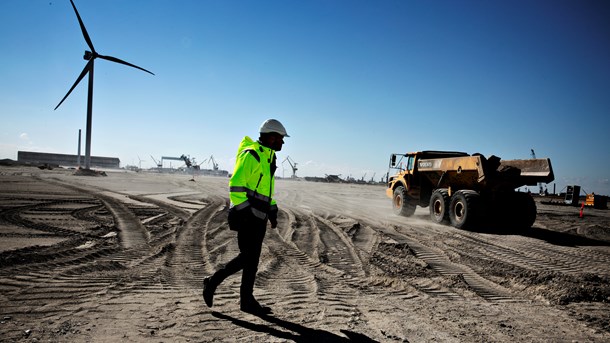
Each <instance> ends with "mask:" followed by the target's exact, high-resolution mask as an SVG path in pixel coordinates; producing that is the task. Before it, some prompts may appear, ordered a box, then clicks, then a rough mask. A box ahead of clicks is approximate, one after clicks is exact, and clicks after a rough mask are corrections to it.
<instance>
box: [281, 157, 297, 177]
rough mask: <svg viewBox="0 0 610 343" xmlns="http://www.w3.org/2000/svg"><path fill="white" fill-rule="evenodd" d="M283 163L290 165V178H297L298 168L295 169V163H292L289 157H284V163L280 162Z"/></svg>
mask: <svg viewBox="0 0 610 343" xmlns="http://www.w3.org/2000/svg"><path fill="white" fill-rule="evenodd" d="M284 162H288V164H290V167H291V168H292V176H291V178H293V179H296V177H297V170H299V168H297V163H296V162H295V161H293V160H292V159H291V158H290V156H286V158H285V159H284V161H282V164H283V163H284Z"/></svg>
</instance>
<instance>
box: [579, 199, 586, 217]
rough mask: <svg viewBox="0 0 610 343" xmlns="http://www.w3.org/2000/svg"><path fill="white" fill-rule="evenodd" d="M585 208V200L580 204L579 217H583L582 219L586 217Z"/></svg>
mask: <svg viewBox="0 0 610 343" xmlns="http://www.w3.org/2000/svg"><path fill="white" fill-rule="evenodd" d="M584 209H585V203H584V202H583V203H582V204H581V205H580V215H579V216H578V218H581V219H582V218H584V217H585V214H584Z"/></svg>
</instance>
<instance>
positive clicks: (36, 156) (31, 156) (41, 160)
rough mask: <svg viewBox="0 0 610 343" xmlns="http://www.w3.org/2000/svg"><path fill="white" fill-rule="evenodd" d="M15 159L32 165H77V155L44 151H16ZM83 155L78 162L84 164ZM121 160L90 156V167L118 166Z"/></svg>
mask: <svg viewBox="0 0 610 343" xmlns="http://www.w3.org/2000/svg"><path fill="white" fill-rule="evenodd" d="M17 161H18V162H20V163H24V164H32V165H43V164H48V165H57V166H64V167H78V166H79V163H78V162H79V161H78V155H69V154H51V153H46V152H33V151H17ZM84 163H85V156H81V157H80V164H81V166H84ZM120 165H121V160H119V159H118V158H117V157H100V156H91V168H117V169H118V168H120Z"/></svg>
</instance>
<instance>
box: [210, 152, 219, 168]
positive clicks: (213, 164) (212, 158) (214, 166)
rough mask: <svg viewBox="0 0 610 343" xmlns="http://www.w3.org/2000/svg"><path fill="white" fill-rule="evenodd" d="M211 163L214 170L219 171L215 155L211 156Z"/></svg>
mask: <svg viewBox="0 0 610 343" xmlns="http://www.w3.org/2000/svg"><path fill="white" fill-rule="evenodd" d="M209 162H210V163H212V168H213V169H214V170H218V163H216V161H215V160H214V155H212V156H210V158H209Z"/></svg>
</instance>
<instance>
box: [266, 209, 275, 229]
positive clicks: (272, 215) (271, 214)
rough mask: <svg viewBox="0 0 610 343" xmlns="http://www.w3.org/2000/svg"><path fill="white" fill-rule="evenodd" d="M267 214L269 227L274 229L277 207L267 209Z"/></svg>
mask: <svg viewBox="0 0 610 343" xmlns="http://www.w3.org/2000/svg"><path fill="white" fill-rule="evenodd" d="M267 216H268V217H269V223H271V227H272V228H274V229H275V228H276V227H277V208H276V209H274V210H271V211H269V213H268V214H267Z"/></svg>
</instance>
